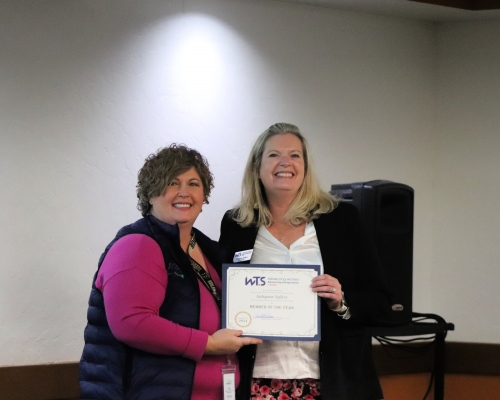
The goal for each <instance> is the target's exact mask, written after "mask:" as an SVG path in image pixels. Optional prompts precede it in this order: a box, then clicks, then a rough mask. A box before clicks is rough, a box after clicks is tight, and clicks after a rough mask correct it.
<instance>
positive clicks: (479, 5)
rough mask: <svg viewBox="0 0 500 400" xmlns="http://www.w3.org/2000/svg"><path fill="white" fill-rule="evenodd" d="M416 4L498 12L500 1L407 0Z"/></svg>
mask: <svg viewBox="0 0 500 400" xmlns="http://www.w3.org/2000/svg"><path fill="white" fill-rule="evenodd" d="M409 1H414V2H417V3H426V4H434V5H437V6H445V7H453V8H460V9H462V10H470V11H478V10H498V9H500V0H409Z"/></svg>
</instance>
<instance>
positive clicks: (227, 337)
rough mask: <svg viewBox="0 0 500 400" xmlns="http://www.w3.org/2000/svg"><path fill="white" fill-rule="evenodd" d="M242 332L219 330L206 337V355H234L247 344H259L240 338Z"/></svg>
mask: <svg viewBox="0 0 500 400" xmlns="http://www.w3.org/2000/svg"><path fill="white" fill-rule="evenodd" d="M242 334H243V331H240V330H234V329H219V330H218V331H217V332H215V333H214V334H213V335H210V336H208V342H207V347H206V348H205V354H206V355H220V354H233V353H236V352H237V351H238V350H239V349H241V348H242V347H243V346H246V345H248V344H260V343H262V340H260V339H256V338H250V337H243V338H242V337H240V336H241V335H242Z"/></svg>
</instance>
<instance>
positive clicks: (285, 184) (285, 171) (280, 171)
mask: <svg viewBox="0 0 500 400" xmlns="http://www.w3.org/2000/svg"><path fill="white" fill-rule="evenodd" d="M304 173H305V163H304V154H303V151H302V142H301V141H300V139H299V138H298V137H297V136H295V135H294V134H291V133H283V134H278V135H274V136H271V137H270V138H269V139H268V140H267V142H266V144H265V146H264V152H263V153H262V161H261V165H260V171H259V178H260V180H261V182H262V184H263V185H264V188H265V190H266V195H267V197H268V199H269V198H271V197H274V196H282V195H287V196H295V195H296V194H297V192H298V191H299V188H300V186H301V185H302V182H303V181H304Z"/></svg>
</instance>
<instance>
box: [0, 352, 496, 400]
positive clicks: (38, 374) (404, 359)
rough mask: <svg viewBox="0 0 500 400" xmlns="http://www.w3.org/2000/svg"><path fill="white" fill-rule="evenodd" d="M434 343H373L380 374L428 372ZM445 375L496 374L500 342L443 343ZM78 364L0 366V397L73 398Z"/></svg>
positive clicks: (15, 399)
mask: <svg viewBox="0 0 500 400" xmlns="http://www.w3.org/2000/svg"><path fill="white" fill-rule="evenodd" d="M433 346H434V345H429V346H427V348H417V347H419V345H411V346H408V345H406V346H405V348H403V347H401V346H397V347H391V348H385V347H382V346H381V345H374V346H373V356H374V361H375V366H376V368H377V371H378V373H379V374H380V375H404V374H418V373H425V372H430V371H432V368H433V362H434V348H433ZM445 370H446V373H447V374H467V375H488V376H500V344H485V343H461V342H460V343H459V342H446V366H445ZM78 396H79V388H78V363H76V362H74V363H64V364H43V365H28V366H17V367H2V368H0V400H18V399H19V400H49V399H50V400H55V399H59V400H63V399H64V400H68V399H77V398H78Z"/></svg>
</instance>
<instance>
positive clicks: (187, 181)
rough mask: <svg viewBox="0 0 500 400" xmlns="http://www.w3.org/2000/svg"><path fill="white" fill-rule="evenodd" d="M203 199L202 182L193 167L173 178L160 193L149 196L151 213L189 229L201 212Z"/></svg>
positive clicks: (172, 223) (167, 221)
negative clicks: (155, 195)
mask: <svg viewBox="0 0 500 400" xmlns="http://www.w3.org/2000/svg"><path fill="white" fill-rule="evenodd" d="M203 200H204V194H203V184H202V182H201V179H200V175H198V172H196V169H195V168H194V167H193V168H191V169H189V170H187V171H186V172H184V173H182V174H180V175H179V176H177V177H176V178H174V179H173V180H172V182H170V184H169V185H168V186H167V189H166V190H165V191H164V192H163V194H162V195H160V196H157V197H153V198H151V200H150V203H151V205H152V209H151V214H152V215H153V216H154V217H156V218H158V219H159V220H160V221H163V222H166V223H167V224H170V225H175V224H179V226H181V225H183V226H185V227H187V228H189V229H190V228H191V227H192V226H193V224H194V222H195V221H196V218H198V215H199V214H200V212H201V207H202V206H203Z"/></svg>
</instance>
